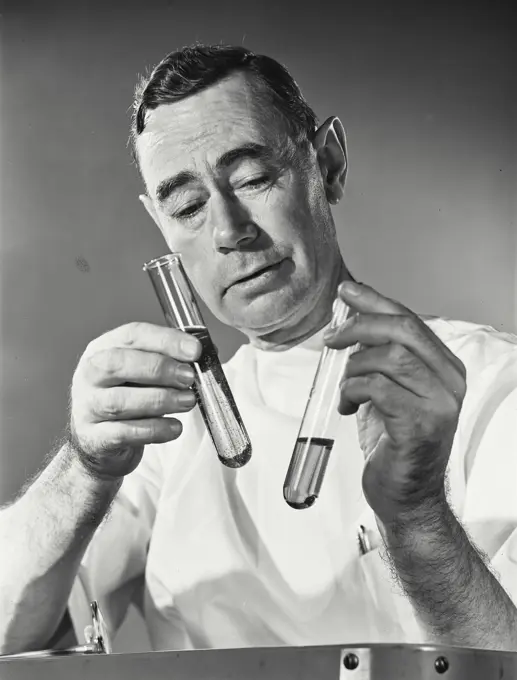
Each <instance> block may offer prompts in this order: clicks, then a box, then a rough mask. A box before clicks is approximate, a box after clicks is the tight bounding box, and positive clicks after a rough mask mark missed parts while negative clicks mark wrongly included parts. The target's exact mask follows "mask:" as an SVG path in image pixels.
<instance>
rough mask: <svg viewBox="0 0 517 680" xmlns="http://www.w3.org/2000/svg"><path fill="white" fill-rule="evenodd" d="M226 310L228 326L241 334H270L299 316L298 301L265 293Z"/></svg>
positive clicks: (286, 296)
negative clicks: (227, 312)
mask: <svg viewBox="0 0 517 680" xmlns="http://www.w3.org/2000/svg"><path fill="white" fill-rule="evenodd" d="M232 307H234V309H230V310H228V311H229V312H230V313H229V314H228V317H229V319H231V320H229V322H228V323H229V324H230V325H231V326H233V327H234V328H237V329H239V330H240V331H242V332H243V333H247V332H250V333H252V334H253V335H257V334H260V335H262V334H264V333H272V332H274V331H276V330H279V329H280V328H283V327H285V326H286V325H287V324H289V323H292V322H293V320H294V319H295V317H297V316H299V315H300V301H299V300H295V299H294V298H293V296H291V295H282V294H279V291H275V292H274V294H272V293H270V294H268V293H265V294H263V295H260V296H257V297H255V298H254V299H252V300H249V301H247V302H246V304H245V305H238V307H237V305H232Z"/></svg>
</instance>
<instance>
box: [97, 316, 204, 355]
mask: <svg viewBox="0 0 517 680" xmlns="http://www.w3.org/2000/svg"><path fill="white" fill-rule="evenodd" d="M113 347H122V348H129V349H138V350H143V351H146V352H157V353H158V354H165V355H166V356H169V357H172V358H173V359H179V360H180V361H195V360H196V359H198V358H199V356H200V354H201V350H202V347H201V343H200V341H199V340H198V339H197V338H196V337H195V336H194V335H191V334H189V333H187V332H185V331H182V330H179V329H178V328H169V327H167V326H157V325H155V324H151V323H145V322H133V323H129V324H126V325H125V326H119V327H118V328H115V329H114V330H112V331H108V333H105V334H104V335H101V336H100V337H99V338H96V339H95V340H93V342H91V343H90V344H89V345H88V347H87V350H86V354H87V355H89V354H91V353H93V352H96V351H98V350H100V349H111V348H113Z"/></svg>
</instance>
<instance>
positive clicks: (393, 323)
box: [325, 314, 466, 399]
mask: <svg viewBox="0 0 517 680" xmlns="http://www.w3.org/2000/svg"><path fill="white" fill-rule="evenodd" d="M437 340H438V338H437ZM325 343H326V344H327V345H328V346H329V347H332V348H334V349H344V348H345V347H350V346H351V345H354V344H356V343H361V344H362V345H367V346H379V345H386V344H389V343H393V344H399V345H402V346H403V347H405V348H406V349H407V350H409V351H410V352H411V353H413V354H414V355H415V356H416V357H418V359H420V361H421V362H423V363H424V364H426V366H427V367H428V368H429V369H430V370H431V371H433V372H434V373H435V374H436V375H437V376H438V378H439V379H440V380H441V381H442V383H443V384H444V385H446V386H447V387H448V388H449V389H450V390H451V392H453V393H454V394H456V395H458V398H459V399H463V397H464V396H465V390H466V386H465V377H464V374H463V373H462V372H461V371H460V370H459V369H458V367H457V363H456V362H452V363H451V361H450V355H452V353H451V352H450V350H449V349H448V348H446V347H445V345H443V343H440V345H438V344H437V343H435V342H434V341H433V340H432V339H431V338H430V337H429V336H428V335H427V333H423V332H422V330H421V328H420V321H419V320H418V319H416V317H414V316H403V315H402V316H398V315H397V316H394V315H390V314H356V315H354V316H353V317H351V318H350V319H348V320H347V321H345V323H344V324H343V325H342V326H340V328H339V329H337V330H336V331H335V333H334V334H333V335H332V336H330V337H329V336H327V337H326V339H325ZM452 356H454V355H452ZM462 365H463V364H462Z"/></svg>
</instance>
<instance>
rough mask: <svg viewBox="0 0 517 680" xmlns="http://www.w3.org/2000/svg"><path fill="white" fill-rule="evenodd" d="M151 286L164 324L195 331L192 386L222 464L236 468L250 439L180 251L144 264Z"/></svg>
mask: <svg viewBox="0 0 517 680" xmlns="http://www.w3.org/2000/svg"><path fill="white" fill-rule="evenodd" d="M144 270H145V271H147V273H148V274H149V276H150V278H151V282H152V284H153V286H154V290H155V292H156V295H157V297H158V301H159V303H160V306H161V308H162V311H163V313H164V315H165V320H166V322H167V325H169V326H170V327H171V328H178V329H180V330H182V331H184V332H185V333H189V334H191V335H194V336H195V337H196V338H197V339H198V340H199V341H200V342H201V346H202V352H201V356H200V357H199V359H198V360H197V361H196V362H193V368H194V372H195V378H194V384H193V386H192V390H193V392H194V394H195V395H196V401H197V405H198V406H199V410H200V412H201V415H202V417H203V420H204V422H205V425H206V427H207V429H208V432H209V433H210V437H211V439H212V441H213V443H214V446H215V449H216V451H217V456H218V458H219V460H220V461H221V463H223V465H226V466H227V467H230V468H239V467H242V466H243V465H245V464H246V463H247V462H248V461H249V460H250V458H251V442H250V439H249V437H248V433H247V432H246V429H245V427H244V424H243V422H242V419H241V416H240V414H239V411H238V409H237V406H236V404H235V401H234V398H233V395H232V393H231V390H230V387H229V385H228V382H227V380H226V376H225V375H224V372H223V369H222V367H221V363H220V361H219V357H218V356H217V352H216V349H215V346H214V343H213V342H212V338H211V337H210V333H209V332H208V329H207V327H206V325H205V322H204V321H203V317H202V316H201V312H200V310H199V307H198V304H197V302H196V299H195V297H194V294H193V291H192V288H191V285H190V282H189V280H188V277H187V274H186V272H185V270H184V267H183V263H182V261H181V255H180V253H171V254H169V255H164V256H163V257H159V258H157V259H155V260H151V261H150V262H147V263H146V264H145V265H144Z"/></svg>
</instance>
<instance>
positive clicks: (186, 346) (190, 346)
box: [181, 335, 199, 359]
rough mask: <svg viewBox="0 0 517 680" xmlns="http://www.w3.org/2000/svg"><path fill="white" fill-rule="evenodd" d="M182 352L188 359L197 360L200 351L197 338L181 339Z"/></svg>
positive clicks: (186, 337)
mask: <svg viewBox="0 0 517 680" xmlns="http://www.w3.org/2000/svg"><path fill="white" fill-rule="evenodd" d="M181 351H182V352H183V353H184V354H185V356H186V357H187V359H195V358H196V357H197V355H198V351H199V343H198V341H197V340H196V339H195V338H191V337H190V336H188V335H186V336H185V337H184V338H182V339H181Z"/></svg>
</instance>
